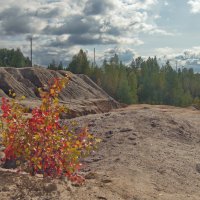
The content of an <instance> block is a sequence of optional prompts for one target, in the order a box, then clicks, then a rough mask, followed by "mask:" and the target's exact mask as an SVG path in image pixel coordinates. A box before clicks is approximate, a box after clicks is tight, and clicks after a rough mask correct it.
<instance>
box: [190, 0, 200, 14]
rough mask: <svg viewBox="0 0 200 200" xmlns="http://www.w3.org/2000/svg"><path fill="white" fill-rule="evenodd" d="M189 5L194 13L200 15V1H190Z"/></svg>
mask: <svg viewBox="0 0 200 200" xmlns="http://www.w3.org/2000/svg"><path fill="white" fill-rule="evenodd" d="M188 4H189V5H190V7H191V12H192V13H200V0H189V1H188Z"/></svg>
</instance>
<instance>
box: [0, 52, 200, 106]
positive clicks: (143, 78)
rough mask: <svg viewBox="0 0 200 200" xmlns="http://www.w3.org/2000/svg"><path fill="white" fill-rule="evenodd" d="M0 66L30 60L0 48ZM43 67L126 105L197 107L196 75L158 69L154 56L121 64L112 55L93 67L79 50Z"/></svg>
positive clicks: (198, 84) (199, 88) (198, 80)
mask: <svg viewBox="0 0 200 200" xmlns="http://www.w3.org/2000/svg"><path fill="white" fill-rule="evenodd" d="M0 66H4V67H5V66H11V67H25V66H31V61H30V60H29V58H28V57H27V58H26V57H24V56H23V54H22V52H21V51H20V49H17V50H14V49H12V50H7V49H0ZM47 68H48V69H51V70H68V71H71V72H73V73H75V74H86V75H88V76H89V77H90V78H91V79H92V80H93V81H94V82H96V83H97V84H98V85H99V86H100V87H102V88H103V89H104V90H105V91H106V92H107V93H108V94H109V95H110V96H112V97H113V98H115V99H116V100H118V101H119V102H122V103H126V104H132V103H147V104H166V105H175V106H189V105H191V104H192V103H194V102H195V103H198V104H199V105H200V74H199V73H194V71H193V69H187V68H181V69H180V68H179V69H178V70H175V69H173V68H172V66H171V65H170V62H169V61H167V62H166V63H165V64H164V65H163V66H159V64H158V62H157V58H156V57H154V58H151V57H149V58H148V59H146V60H145V59H143V58H141V57H138V58H136V59H133V61H132V62H131V64H130V65H125V64H123V63H122V62H121V61H120V60H119V57H118V56H117V55H116V54H115V55H114V56H113V57H112V58H110V60H104V62H103V63H102V65H101V66H97V64H94V63H90V61H89V60H88V58H87V54H86V53H85V52H84V51H83V50H82V49H81V50H80V51H79V52H78V54H76V55H74V56H73V58H72V60H71V62H70V63H69V65H68V66H67V67H64V66H63V63H62V62H59V63H56V62H55V60H52V62H51V63H50V64H49V65H48V67H47Z"/></svg>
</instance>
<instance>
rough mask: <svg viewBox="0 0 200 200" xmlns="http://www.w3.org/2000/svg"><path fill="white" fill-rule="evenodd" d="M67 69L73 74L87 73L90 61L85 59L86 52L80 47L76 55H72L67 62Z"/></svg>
mask: <svg viewBox="0 0 200 200" xmlns="http://www.w3.org/2000/svg"><path fill="white" fill-rule="evenodd" d="M68 70H69V71H71V72H73V73H75V74H87V75H88V74H89V73H90V62H89V61H88V59H87V54H86V53H85V52H84V51H83V50H82V49H81V50H80V51H79V53H78V54H77V55H74V56H73V58H72V61H71V62H70V63H69V66H68Z"/></svg>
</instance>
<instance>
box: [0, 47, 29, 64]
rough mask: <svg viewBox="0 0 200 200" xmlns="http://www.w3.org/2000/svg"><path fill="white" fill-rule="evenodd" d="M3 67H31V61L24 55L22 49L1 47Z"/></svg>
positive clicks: (0, 59) (0, 61) (0, 57)
mask: <svg viewBox="0 0 200 200" xmlns="http://www.w3.org/2000/svg"><path fill="white" fill-rule="evenodd" d="M0 66H1V67H30V66H31V61H30V60H29V58H28V57H24V55H23V53H22V52H21V50H20V49H17V50H15V49H11V50H9V49H0Z"/></svg>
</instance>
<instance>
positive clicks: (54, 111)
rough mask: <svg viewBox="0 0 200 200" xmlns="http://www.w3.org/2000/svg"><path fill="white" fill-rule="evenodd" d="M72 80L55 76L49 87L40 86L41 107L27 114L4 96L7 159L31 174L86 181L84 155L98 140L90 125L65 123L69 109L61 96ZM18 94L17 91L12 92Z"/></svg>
mask: <svg viewBox="0 0 200 200" xmlns="http://www.w3.org/2000/svg"><path fill="white" fill-rule="evenodd" d="M68 82H69V77H68V76H66V77H65V78H62V79H60V78H55V79H54V80H53V81H52V83H50V84H49V85H48V87H46V88H45V90H44V89H39V93H40V96H41V99H42V103H41V105H40V107H36V108H34V109H33V110H32V115H31V116H27V114H26V110H25V108H24V107H23V106H21V105H20V104H19V103H17V101H16V100H15V98H13V99H12V100H11V101H10V100H8V99H6V98H2V106H1V109H2V112H3V113H2V117H1V126H2V128H1V132H0V134H1V135H2V138H3V141H2V144H3V145H4V146H5V151H4V153H5V158H4V161H6V160H10V159H11V160H16V163H17V165H18V166H19V167H21V168H22V169H23V170H25V169H26V170H28V171H29V173H30V174H31V175H35V174H37V173H42V174H43V176H44V177H45V176H51V177H60V176H62V175H63V174H65V175H66V176H67V177H68V178H69V179H70V180H71V181H75V182H82V181H83V178H82V177H81V176H79V175H77V173H76V172H77V171H78V170H79V169H80V167H81V163H80V158H83V157H84V156H87V155H88V154H89V153H90V151H91V150H92V149H93V148H94V147H95V146H96V143H97V142H98V140H96V139H95V138H94V137H93V135H91V134H90V133H89V132H88V129H87V127H85V128H82V129H81V130H80V129H79V131H76V126H77V125H76V123H73V122H72V123H71V125H70V126H69V125H66V124H63V123H62V124H61V121H60V115H61V113H62V112H65V111H66V108H65V107H63V106H61V105H60V104H59V100H58V95H59V93H60V91H61V90H62V89H63V88H64V87H65V85H67V84H68ZM12 96H13V97H15V94H12Z"/></svg>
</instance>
